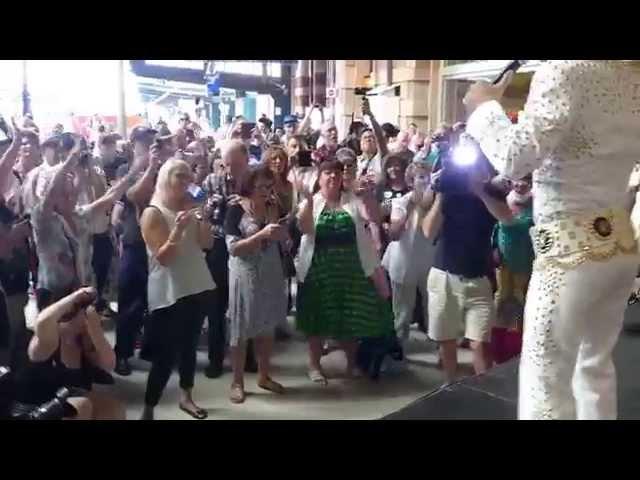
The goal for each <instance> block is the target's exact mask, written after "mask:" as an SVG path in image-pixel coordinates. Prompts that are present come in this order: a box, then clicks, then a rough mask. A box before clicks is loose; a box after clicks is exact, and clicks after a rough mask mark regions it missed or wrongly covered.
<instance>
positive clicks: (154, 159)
mask: <svg viewBox="0 0 640 480" xmlns="http://www.w3.org/2000/svg"><path fill="white" fill-rule="evenodd" d="M157 134H158V132H157V131H156V130H154V129H151V128H147V127H143V126H139V127H135V128H134V129H133V130H132V131H131V134H130V137H129V139H130V141H131V143H132V145H133V151H134V163H135V162H138V163H141V164H144V165H146V170H145V171H144V173H143V174H141V175H138V176H137V178H136V179H135V184H134V185H132V186H131V188H129V190H128V191H127V193H126V195H124V196H123V198H122V200H121V202H119V204H118V205H117V206H116V208H115V209H114V210H115V211H114V212H113V214H112V223H114V226H115V229H116V233H117V234H118V235H119V237H120V243H121V245H122V250H121V254H120V264H119V272H118V320H117V322H116V346H115V352H116V357H117V359H116V367H115V372H116V373H117V374H118V375H121V376H128V375H131V366H130V365H129V358H131V357H132V356H133V354H134V351H135V344H136V337H137V336H138V335H139V333H140V329H141V328H142V324H143V321H144V316H145V313H146V309H147V275H148V273H147V250H146V246H145V243H144V240H143V239H142V233H141V231H140V224H139V222H138V218H139V214H140V213H141V212H142V211H143V210H144V209H145V207H146V206H147V205H148V204H149V201H150V200H151V195H152V194H153V188H154V186H155V181H156V177H157V175H158V170H159V169H160V165H161V164H162V161H163V160H166V159H167V158H169V157H170V156H171V155H172V154H173V151H172V149H171V147H170V146H169V144H168V143H167V145H166V146H163V144H162V143H158V142H156V141H155V139H156V136H157ZM129 168H130V166H129V165H122V166H121V167H120V168H119V170H118V173H117V175H116V176H117V177H124V176H125V175H126V174H127V173H128V171H129Z"/></svg>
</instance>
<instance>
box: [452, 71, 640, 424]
mask: <svg viewBox="0 0 640 480" xmlns="http://www.w3.org/2000/svg"><path fill="white" fill-rule="evenodd" d="M511 77H512V74H507V75H505V76H504V77H503V79H502V81H500V82H499V83H498V84H497V85H490V84H488V83H486V82H478V83H476V84H474V85H472V86H471V87H470V88H469V91H468V92H467V95H466V96H465V100H464V101H465V105H466V106H467V108H468V110H469V112H470V113H471V116H470V117H469V120H468V123H467V132H468V133H469V134H470V135H471V136H473V138H474V139H475V140H476V141H477V142H478V143H479V145H480V147H481V148H482V151H483V152H484V154H485V155H486V156H487V157H488V159H489V160H490V161H491V163H492V164H493V165H494V166H495V167H496V169H497V170H498V171H500V172H501V173H502V174H504V175H506V176H507V177H509V178H511V179H514V180H517V179H519V178H522V177H524V176H525V175H527V174H528V173H531V172H533V185H534V190H533V193H534V196H533V198H534V200H533V201H534V216H535V227H534V228H533V229H532V237H533V243H534V250H535V253H536V260H535V264H534V272H533V275H532V278H531V283H530V287H529V291H528V296H527V303H526V307H525V318H524V322H525V326H524V339H523V341H524V345H523V350H522V358H521V361H520V373H519V375H520V392H519V405H518V410H519V412H518V416H519V418H521V419H576V418H577V419H615V418H616V417H617V399H616V375H615V368H614V365H613V361H612V358H611V353H612V350H613V348H614V346H615V345H616V342H617V339H618V334H619V332H620V329H621V328H622V322H623V317H624V311H625V308H626V305H627V299H628V296H629V290H630V288H631V286H632V284H633V279H634V277H635V275H636V273H637V269H638V262H639V257H638V249H637V245H636V241H635V239H634V235H633V229H632V226H631V223H630V219H629V210H628V209H627V208H626V207H627V192H626V190H627V182H628V180H629V175H630V174H631V172H632V170H633V166H634V163H635V162H636V161H637V159H638V158H639V157H640V138H639V137H638V131H639V130H640V117H639V116H638V114H637V112H638V111H639V110H640V103H639V100H638V96H637V93H636V92H637V85H638V84H639V83H640V72H639V71H638V68H637V62H636V61H602V60H597V61H591V60H553V61H548V62H545V63H544V64H543V65H542V66H541V67H540V68H539V69H538V71H537V72H536V73H535V74H534V77H533V80H532V82H531V88H530V92H529V98H528V99H527V103H526V105H525V108H524V112H523V114H522V115H521V116H520V117H519V119H518V123H517V124H515V125H514V124H512V122H511V121H510V120H509V118H508V117H507V115H506V114H505V112H504V110H503V108H502V106H501V105H500V103H498V102H499V100H501V98H502V96H503V94H504V91H505V89H506V88H507V86H508V84H509V81H510V80H511Z"/></svg>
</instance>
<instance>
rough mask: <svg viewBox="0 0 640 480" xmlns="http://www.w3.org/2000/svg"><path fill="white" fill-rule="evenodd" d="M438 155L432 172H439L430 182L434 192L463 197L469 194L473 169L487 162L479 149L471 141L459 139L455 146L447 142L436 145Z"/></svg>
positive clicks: (481, 166)
mask: <svg viewBox="0 0 640 480" xmlns="http://www.w3.org/2000/svg"><path fill="white" fill-rule="evenodd" d="M438 148H439V155H438V158H437V159H436V161H435V163H434V166H433V171H434V172H437V171H441V172H442V173H440V176H439V177H437V178H436V179H435V180H434V181H433V182H432V188H433V190H434V191H435V192H439V193H447V194H458V195H464V194H469V193H471V192H470V190H469V182H470V177H471V173H472V172H473V170H474V169H475V168H483V167H484V166H485V165H487V164H488V161H487V160H486V158H485V157H484V155H483V154H482V151H481V150H480V147H479V146H478V145H477V143H475V142H474V141H473V140H471V139H468V138H467V139H461V141H460V142H458V143H457V144H455V146H450V145H449V144H448V142H440V143H439V144H438Z"/></svg>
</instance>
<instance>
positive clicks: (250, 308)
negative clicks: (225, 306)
mask: <svg viewBox="0 0 640 480" xmlns="http://www.w3.org/2000/svg"><path fill="white" fill-rule="evenodd" d="M263 226H264V225H260V224H258V223H257V222H256V220H255V219H254V218H253V217H252V216H251V215H249V214H248V213H246V212H245V211H244V209H243V208H242V207H241V206H240V205H234V206H232V207H230V208H229V211H228V212H227V216H226V218H225V233H226V241H227V246H228V247H229V250H231V247H232V246H233V244H234V243H235V242H237V241H239V240H243V239H246V238H248V237H250V236H252V235H253V234H255V233H257V232H258V231H259V230H260V229H262V228H263ZM278 245H279V244H278V242H271V241H266V242H264V244H263V245H262V248H261V249H260V250H258V251H254V252H252V253H249V254H246V255H241V256H233V255H229V311H228V315H229V345H231V346H232V347H235V346H237V345H238V344H239V343H240V342H241V341H246V340H249V339H252V338H255V337H258V336H268V335H272V334H273V332H274V330H275V328H276V326H278V325H280V324H282V323H283V322H285V321H286V318H287V293H286V287H285V285H286V284H285V277H284V270H283V267H282V260H281V257H280V250H279V247H278Z"/></svg>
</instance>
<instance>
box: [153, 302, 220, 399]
mask: <svg viewBox="0 0 640 480" xmlns="http://www.w3.org/2000/svg"><path fill="white" fill-rule="evenodd" d="M211 293H212V292H204V293H200V294H197V295H190V296H188V297H185V298H181V299H180V300H178V301H177V302H176V303H175V304H173V305H172V306H170V307H167V308H161V309H159V310H155V311H154V312H153V313H152V314H151V321H150V322H149V324H148V325H149V328H148V329H147V330H145V346H144V348H145V350H146V351H147V352H148V353H149V356H150V357H151V360H152V363H151V371H150V372H149V377H148V378H147V390H146V393H145V396H144V403H145V405H146V406H149V407H155V406H156V405H158V402H159V401H160V397H161V396H162V392H163V391H164V389H165V387H166V386H167V382H168V381H169V378H170V377H171V372H172V371H173V369H174V367H175V366H176V365H177V366H178V372H179V374H180V388H182V389H183V390H190V389H191V388H193V385H194V379H195V371H196V351H197V347H198V339H199V338H200V332H201V330H202V323H203V322H204V317H205V315H206V306H207V303H208V302H210V296H211Z"/></svg>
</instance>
